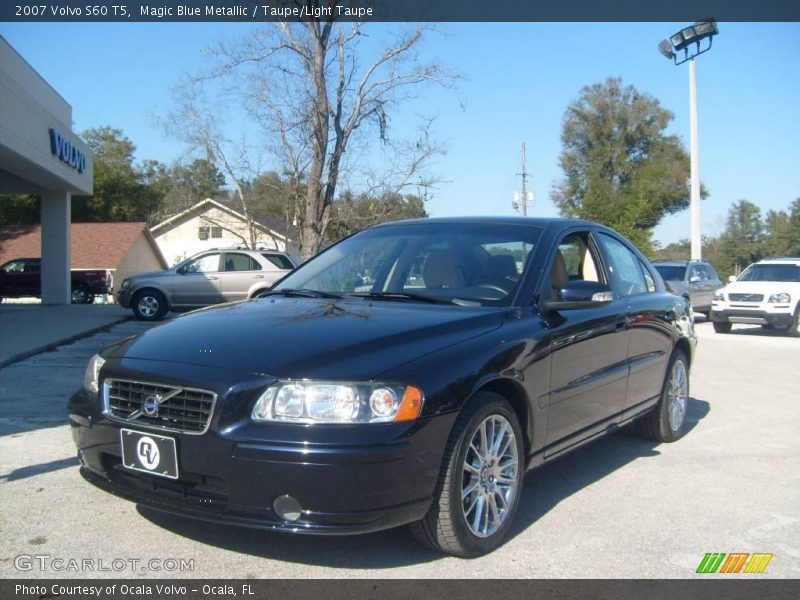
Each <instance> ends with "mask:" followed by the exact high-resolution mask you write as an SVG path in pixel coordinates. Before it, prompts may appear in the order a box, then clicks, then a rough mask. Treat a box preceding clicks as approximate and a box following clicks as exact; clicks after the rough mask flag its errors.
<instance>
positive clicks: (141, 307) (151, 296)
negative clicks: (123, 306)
mask: <svg viewBox="0 0 800 600" xmlns="http://www.w3.org/2000/svg"><path fill="white" fill-rule="evenodd" d="M131 310H133V315H134V316H135V317H136V318H137V319H139V320H140V321H157V320H158V319H160V318H161V317H163V316H164V315H165V314H167V300H166V298H164V294H162V293H161V292H159V291H157V290H142V291H141V292H136V295H134V297H133V302H132V303H131Z"/></svg>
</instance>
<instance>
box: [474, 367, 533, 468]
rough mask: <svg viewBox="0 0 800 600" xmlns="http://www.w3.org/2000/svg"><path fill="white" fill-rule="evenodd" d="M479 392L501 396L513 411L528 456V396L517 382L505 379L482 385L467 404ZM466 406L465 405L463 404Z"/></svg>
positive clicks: (530, 430) (530, 436) (530, 421)
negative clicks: (520, 429)
mask: <svg viewBox="0 0 800 600" xmlns="http://www.w3.org/2000/svg"><path fill="white" fill-rule="evenodd" d="M480 392H493V393H495V394H497V395H498V396H502V397H503V398H504V399H505V400H506V401H507V402H508V403H509V404H510V405H511V408H513V409H514V412H515V413H516V415H517V419H519V423H520V426H521V427H522V432H523V434H524V435H523V442H524V446H525V454H526V456H527V455H528V454H530V451H531V447H532V445H533V419H532V415H531V410H530V406H529V404H528V395H527V394H526V393H525V390H524V389H523V388H522V385H520V383H519V382H518V381H515V380H513V379H507V378H497V379H492V380H491V381H487V382H485V383H483V384H482V385H481V386H480V387H478V388H477V389H475V391H474V392H473V393H472V394H471V395H470V397H469V398H468V399H467V402H469V401H470V400H471V399H472V398H474V397H475V396H476V395H477V394H479V393H480ZM465 404H466V403H465Z"/></svg>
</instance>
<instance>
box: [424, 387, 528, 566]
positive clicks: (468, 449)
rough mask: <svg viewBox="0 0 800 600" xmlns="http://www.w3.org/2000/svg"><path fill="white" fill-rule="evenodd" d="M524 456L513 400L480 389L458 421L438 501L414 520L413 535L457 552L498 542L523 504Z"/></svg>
mask: <svg viewBox="0 0 800 600" xmlns="http://www.w3.org/2000/svg"><path fill="white" fill-rule="evenodd" d="M524 456H525V451H524V445H523V442H522V430H521V428H520V425H519V420H518V419H517V415H516V413H515V412H514V410H513V409H512V408H511V406H510V405H509V403H508V402H507V401H506V400H505V399H504V398H503V397H502V396H499V395H498V394H495V393H492V392H481V393H479V394H477V395H476V396H475V397H474V398H473V399H472V400H471V401H470V403H469V404H468V405H467V406H466V407H465V408H464V409H463V411H462V412H461V415H460V416H459V417H458V420H457V421H456V424H455V426H454V427H453V432H452V433H451V435H450V440H449V442H448V444H447V448H446V450H445V456H444V464H443V466H442V471H441V475H440V476H439V482H438V484H437V487H436V492H435V494H434V501H433V505H432V506H431V509H430V511H429V512H428V514H427V515H426V516H425V518H423V519H422V520H421V521H418V522H417V523H413V524H412V525H411V531H412V533H413V534H414V536H415V537H416V538H417V539H418V540H419V541H421V542H422V543H423V544H425V545H427V546H429V547H431V548H433V549H435V550H438V551H439V552H444V553H446V554H452V555H454V556H462V557H471V556H480V555H482V554H486V553H487V552H491V551H492V550H494V549H495V548H497V546H499V545H500V543H501V542H502V541H503V538H504V537H505V536H506V534H507V533H508V530H509V528H510V526H511V522H512V521H513V519H514V515H515V513H516V511H517V507H518V505H519V498H520V494H521V492H522V479H523V476H524V470H525V464H524V461H525V458H524Z"/></svg>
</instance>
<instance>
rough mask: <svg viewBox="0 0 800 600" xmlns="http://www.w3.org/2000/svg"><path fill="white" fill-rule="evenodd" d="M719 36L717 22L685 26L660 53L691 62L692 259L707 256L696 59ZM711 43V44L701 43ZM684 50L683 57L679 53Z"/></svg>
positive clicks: (676, 62) (666, 42)
mask: <svg viewBox="0 0 800 600" xmlns="http://www.w3.org/2000/svg"><path fill="white" fill-rule="evenodd" d="M718 33H719V29H718V28H717V23H716V22H715V21H714V19H706V20H705V21H698V22H697V23H695V24H694V25H690V26H689V27H684V28H683V29H681V30H680V31H679V32H678V33H676V34H674V35H672V36H670V38H669V40H663V41H662V42H661V43H660V44H659V45H658V50H659V52H661V54H663V55H664V56H666V57H667V58H668V59H670V60H672V61H673V62H674V63H675V64H676V65H681V64H683V63H685V62H688V63H689V130H690V133H689V138H690V144H691V149H690V156H691V175H690V178H691V195H690V197H691V209H690V212H691V221H692V259H693V260H700V259H701V258H702V257H703V244H702V236H701V233H700V150H699V148H698V141H697V63H696V62H695V60H694V59H695V58H696V57H697V56H699V55H700V54H702V53H703V52H708V51H709V50H711V43H712V42H713V39H714V36H715V35H717V34H718ZM703 40H708V44H707V45H705V44H701V42H703ZM681 50H683V56H682V57H681V56H679V55H678V52H680V51H681Z"/></svg>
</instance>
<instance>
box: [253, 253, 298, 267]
mask: <svg viewBox="0 0 800 600" xmlns="http://www.w3.org/2000/svg"><path fill="white" fill-rule="evenodd" d="M261 256H263V257H264V258H266V259H267V260H268V261H269V262H271V263H272V264H273V265H275V266H276V267H277V268H279V269H290V270H291V269H294V265H293V264H292V261H290V260H289V259H288V257H286V256H284V255H283V254H262V255H261Z"/></svg>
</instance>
